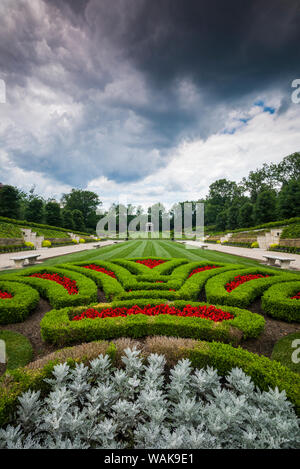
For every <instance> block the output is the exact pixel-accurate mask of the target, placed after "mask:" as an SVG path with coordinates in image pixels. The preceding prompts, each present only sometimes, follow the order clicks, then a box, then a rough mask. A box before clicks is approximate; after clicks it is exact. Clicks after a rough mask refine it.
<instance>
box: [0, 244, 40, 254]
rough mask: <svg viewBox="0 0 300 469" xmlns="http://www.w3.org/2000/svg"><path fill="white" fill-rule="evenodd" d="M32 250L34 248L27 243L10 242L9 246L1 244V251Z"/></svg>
mask: <svg viewBox="0 0 300 469" xmlns="http://www.w3.org/2000/svg"><path fill="white" fill-rule="evenodd" d="M31 250H32V247H30V246H26V244H10V245H7V246H0V253H5V252H18V251H31Z"/></svg>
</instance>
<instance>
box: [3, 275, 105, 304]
mask: <svg viewBox="0 0 300 469" xmlns="http://www.w3.org/2000/svg"><path fill="white" fill-rule="evenodd" d="M35 273H49V274H59V275H63V276H66V277H68V278H70V279H71V280H75V281H76V285H77V287H78V294H75V295H69V293H68V292H67V290H66V289H65V288H64V287H63V286H62V285H60V284H58V283H56V282H52V281H51V280H47V279H42V278H37V277H30V275H31V274H35ZM3 278H4V276H3ZM5 279H7V280H10V281H13V282H18V283H19V282H20V284H27V285H30V286H32V287H33V288H35V289H36V290H38V291H39V293H40V295H41V296H42V297H43V298H47V299H48V300H49V302H50V304H51V306H53V308H62V307H64V306H71V305H74V306H75V305H82V304H88V303H91V302H93V301H97V286H96V284H95V282H93V281H92V280H91V279H89V278H87V277H85V276H84V275H80V274H79V273H77V272H73V271H71V270H65V269H60V268H57V267H33V268H28V269H25V270H24V271H22V272H20V273H18V274H15V275H13V274H12V275H6V276H5Z"/></svg>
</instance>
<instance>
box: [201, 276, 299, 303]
mask: <svg viewBox="0 0 300 469" xmlns="http://www.w3.org/2000/svg"><path fill="white" fill-rule="evenodd" d="M247 274H263V275H270V277H267V278H259V279H255V280H251V281H249V282H245V283H244V284H243V285H240V286H238V287H237V288H236V289H235V290H233V291H231V292H230V293H229V292H228V291H227V290H226V289H225V285H226V284H227V283H228V282H230V281H231V280H233V279H234V277H235V276H236V275H247ZM296 275H297V274H289V273H282V272H276V271H274V270H272V269H264V268H260V267H258V268H251V269H241V270H236V271H234V272H225V273H224V274H221V275H216V276H215V277H214V278H212V279H210V280H208V281H207V283H206V285H205V291H206V297H207V301H209V302H210V303H212V304H214V303H219V304H223V305H232V306H238V307H240V308H245V307H247V306H248V305H249V304H250V303H252V302H253V301H254V300H255V299H256V298H257V297H259V296H261V295H262V293H263V292H264V291H265V290H266V289H267V288H269V287H270V286H271V285H273V284H274V283H279V282H289V281H293V280H296V278H297V277H296Z"/></svg>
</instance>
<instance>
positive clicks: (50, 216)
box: [45, 200, 62, 226]
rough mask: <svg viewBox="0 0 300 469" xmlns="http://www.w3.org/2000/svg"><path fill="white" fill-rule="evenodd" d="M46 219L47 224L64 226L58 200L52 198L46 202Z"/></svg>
mask: <svg viewBox="0 0 300 469" xmlns="http://www.w3.org/2000/svg"><path fill="white" fill-rule="evenodd" d="M45 219H46V223H47V225H52V226H62V217H61V209H60V205H59V203H58V202H55V201H54V200H50V201H49V202H47V203H46V205H45Z"/></svg>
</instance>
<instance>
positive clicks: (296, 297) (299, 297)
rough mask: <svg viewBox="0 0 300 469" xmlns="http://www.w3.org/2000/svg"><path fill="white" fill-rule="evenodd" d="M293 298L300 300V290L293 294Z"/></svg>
mask: <svg viewBox="0 0 300 469" xmlns="http://www.w3.org/2000/svg"><path fill="white" fill-rule="evenodd" d="M291 300H300V291H299V292H298V293H297V294H296V295H295V296H291Z"/></svg>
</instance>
